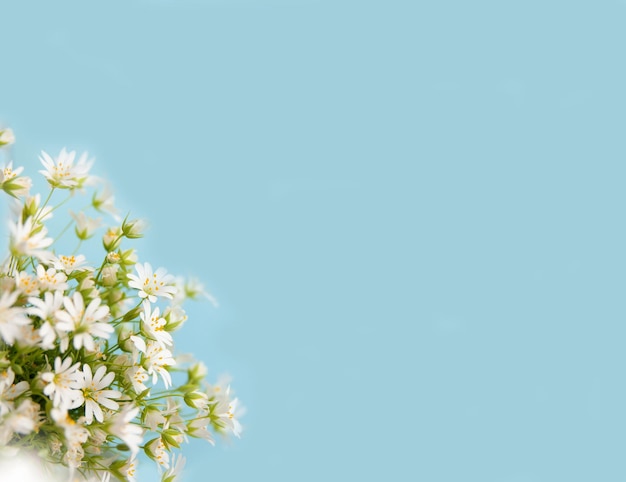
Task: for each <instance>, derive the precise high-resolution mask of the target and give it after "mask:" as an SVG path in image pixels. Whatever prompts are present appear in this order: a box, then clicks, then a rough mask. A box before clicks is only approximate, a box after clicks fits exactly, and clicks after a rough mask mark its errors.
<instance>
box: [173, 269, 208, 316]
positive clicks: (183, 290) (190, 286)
mask: <svg viewBox="0 0 626 482" xmlns="http://www.w3.org/2000/svg"><path fill="white" fill-rule="evenodd" d="M175 286H176V290H177V292H176V295H175V296H174V300H173V303H175V304H181V303H182V302H183V301H185V299H190V300H198V299H201V298H205V299H207V300H208V301H209V302H210V303H211V304H212V305H213V306H214V307H215V308H217V307H218V306H219V303H218V302H217V299H215V297H214V296H213V295H212V294H211V293H209V292H208V291H207V290H206V289H205V287H204V285H203V284H202V283H200V281H198V280H197V279H195V278H187V279H185V278H183V277H182V276H178V277H177V278H176V281H175Z"/></svg>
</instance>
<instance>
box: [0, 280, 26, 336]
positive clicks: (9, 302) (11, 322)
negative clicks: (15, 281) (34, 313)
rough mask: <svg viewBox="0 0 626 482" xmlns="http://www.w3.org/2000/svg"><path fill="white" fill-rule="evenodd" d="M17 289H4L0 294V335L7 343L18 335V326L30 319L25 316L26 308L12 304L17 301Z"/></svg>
mask: <svg viewBox="0 0 626 482" xmlns="http://www.w3.org/2000/svg"><path fill="white" fill-rule="evenodd" d="M18 294H19V293H18V292H17V291H13V292H9V291H5V292H4V293H2V296H0V336H2V338H3V339H4V341H5V342H7V343H8V344H9V345H12V344H13V342H15V340H16V339H17V338H19V335H20V327H21V326H24V325H28V324H29V323H30V320H29V319H28V317H27V316H26V310H25V309H24V308H22V307H19V306H13V304H14V303H15V302H16V301H17V296H18Z"/></svg>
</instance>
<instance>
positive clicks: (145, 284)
mask: <svg viewBox="0 0 626 482" xmlns="http://www.w3.org/2000/svg"><path fill="white" fill-rule="evenodd" d="M135 269H136V270H137V275H134V274H132V273H129V274H128V278H129V279H130V280H131V281H130V282H129V283H128V286H130V287H131V288H135V289H137V290H139V297H140V298H148V300H149V301H150V303H155V302H156V300H157V296H163V297H165V298H170V299H171V298H172V297H173V295H174V293H176V287H175V286H174V285H173V284H172V283H173V282H174V277H173V276H172V275H170V274H167V271H165V269H163V268H159V269H157V270H156V271H155V272H154V273H153V272H152V266H150V263H144V264H137V265H136V266H135Z"/></svg>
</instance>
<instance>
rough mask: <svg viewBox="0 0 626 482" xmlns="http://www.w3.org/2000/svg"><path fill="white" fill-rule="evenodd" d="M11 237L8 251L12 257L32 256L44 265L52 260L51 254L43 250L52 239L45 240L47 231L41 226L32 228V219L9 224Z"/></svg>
mask: <svg viewBox="0 0 626 482" xmlns="http://www.w3.org/2000/svg"><path fill="white" fill-rule="evenodd" d="M9 232H10V235H11V239H10V249H11V253H12V254H13V255H14V256H27V257H29V256H34V257H35V258H38V259H39V260H41V261H42V262H44V263H47V262H49V261H50V259H51V258H52V254H51V253H50V252H48V251H46V250H45V248H47V247H48V246H50V245H51V244H52V238H47V237H46V235H47V234H48V230H47V229H46V228H45V227H44V226H43V225H39V224H38V225H37V226H36V227H35V226H33V219H32V218H28V219H27V220H26V221H24V222H22V220H21V219H18V220H17V221H16V222H15V223H12V222H9Z"/></svg>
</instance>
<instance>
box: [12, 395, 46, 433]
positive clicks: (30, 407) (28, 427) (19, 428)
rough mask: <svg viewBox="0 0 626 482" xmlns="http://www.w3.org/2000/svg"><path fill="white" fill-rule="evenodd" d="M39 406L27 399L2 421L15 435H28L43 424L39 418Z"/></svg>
mask: <svg viewBox="0 0 626 482" xmlns="http://www.w3.org/2000/svg"><path fill="white" fill-rule="evenodd" d="M39 410H40V408H39V404H38V403H35V402H33V401H32V400H31V399H30V398H26V399H24V400H23V401H22V403H20V405H19V406H18V407H17V410H14V411H12V412H11V413H9V414H8V415H7V417H6V418H5V419H4V420H3V421H2V423H3V424H6V425H7V426H8V427H9V429H10V430H11V431H13V432H15V433H19V434H22V435H27V434H29V433H31V432H33V431H35V430H36V429H37V427H38V426H39V424H40V423H41V418H40V416H39Z"/></svg>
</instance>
